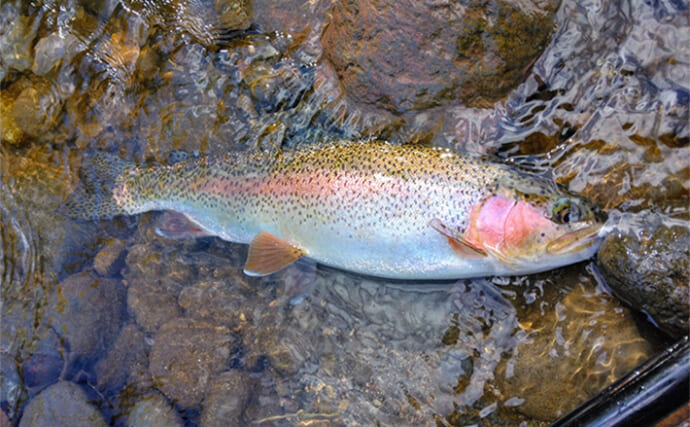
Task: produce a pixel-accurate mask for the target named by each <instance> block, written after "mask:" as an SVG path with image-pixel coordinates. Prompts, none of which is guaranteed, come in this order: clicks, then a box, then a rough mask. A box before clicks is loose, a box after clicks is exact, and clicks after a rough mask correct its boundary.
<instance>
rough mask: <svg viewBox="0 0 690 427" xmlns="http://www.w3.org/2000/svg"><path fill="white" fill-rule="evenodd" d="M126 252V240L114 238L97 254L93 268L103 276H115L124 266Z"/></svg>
mask: <svg viewBox="0 0 690 427" xmlns="http://www.w3.org/2000/svg"><path fill="white" fill-rule="evenodd" d="M126 254H127V251H126V247H125V242H123V241H122V240H117V239H113V240H111V241H110V242H108V243H107V244H106V245H105V246H104V247H103V248H102V249H101V250H100V252H98V253H97V254H96V258H94V260H93V268H94V270H96V272H97V273H98V274H100V275H101V276H115V275H116V274H117V273H119V272H120V270H121V269H122V267H124V261H125V255H126Z"/></svg>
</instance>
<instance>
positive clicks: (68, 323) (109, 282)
mask: <svg viewBox="0 0 690 427" xmlns="http://www.w3.org/2000/svg"><path fill="white" fill-rule="evenodd" d="M48 301H49V304H48V307H49V308H48V309H47V310H46V311H47V313H48V315H47V318H48V319H50V324H51V325H52V327H53V329H54V330H55V331H57V332H58V333H60V334H62V338H63V339H64V340H65V347H66V348H67V349H69V352H70V354H73V355H81V356H88V355H92V354H94V353H97V352H98V351H103V350H105V347H106V346H107V345H108V343H110V342H112V341H113V340H114V339H115V337H116V336H117V332H118V331H119V329H120V322H121V320H122V317H123V314H124V301H125V288H124V287H123V286H122V283H121V282H120V281H119V280H115V279H109V278H102V277H98V276H96V275H95V274H93V273H91V272H83V273H78V274H74V275H72V276H69V277H67V278H66V279H64V280H63V281H61V282H60V283H59V284H58V285H57V289H56V290H55V291H54V292H53V293H52V294H51V295H50V296H49V300H48Z"/></svg>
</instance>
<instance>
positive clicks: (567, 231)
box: [464, 174, 606, 272]
mask: <svg viewBox="0 0 690 427" xmlns="http://www.w3.org/2000/svg"><path fill="white" fill-rule="evenodd" d="M523 175H526V174H523ZM605 221H606V213H605V212H604V211H603V210H601V209H600V208H599V207H598V206H597V205H596V204H595V203H594V202H592V201H591V200H589V199H587V198H585V197H582V196H579V195H576V194H573V193H571V192H569V191H568V190H567V189H566V188H565V187H563V186H562V185H560V184H556V183H555V182H554V181H553V180H550V179H548V178H545V177H541V176H532V175H527V176H520V177H519V179H517V180H511V181H509V182H508V184H504V185H499V186H497V189H496V191H494V192H492V193H491V194H490V195H489V196H488V197H486V198H485V199H483V200H482V201H481V202H480V203H477V204H476V205H475V206H474V207H473V208H472V211H471V213H470V218H469V221H468V226H467V229H466V231H465V235H464V238H465V240H466V241H467V242H468V243H469V244H470V245H471V246H473V247H475V248H477V249H481V250H484V251H486V252H488V253H490V254H492V255H494V256H495V257H496V258H498V259H499V260H500V261H501V262H502V263H503V264H504V265H507V266H509V267H513V268H515V269H516V270H521V271H526V272H528V271H542V270H546V269H549V268H556V267H560V266H564V265H568V264H572V263H575V262H579V261H582V260H585V259H588V258H590V257H591V256H593V255H594V254H595V253H596V251H597V250H598V248H599V245H600V244H601V241H602V239H603V237H602V236H600V230H601V228H602V226H603V224H604V223H605Z"/></svg>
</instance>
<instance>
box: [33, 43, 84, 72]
mask: <svg viewBox="0 0 690 427" xmlns="http://www.w3.org/2000/svg"><path fill="white" fill-rule="evenodd" d="M79 49H80V46H79V40H78V39H77V38H76V37H75V36H74V35H72V34H70V33H67V34H64V35H60V34H58V33H51V34H49V35H48V36H46V37H43V38H42V39H41V40H39V41H38V43H36V46H35V47H34V51H35V55H34V65H33V66H32V67H31V71H33V73H34V74H36V75H38V76H43V75H45V74H47V73H48V72H49V71H51V70H52V69H53V68H54V67H56V66H57V65H58V64H59V63H60V62H63V63H67V62H69V61H70V60H71V59H72V57H73V56H74V55H75V54H76V53H77V52H78V51H79Z"/></svg>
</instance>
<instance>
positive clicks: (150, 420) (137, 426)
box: [127, 393, 184, 427]
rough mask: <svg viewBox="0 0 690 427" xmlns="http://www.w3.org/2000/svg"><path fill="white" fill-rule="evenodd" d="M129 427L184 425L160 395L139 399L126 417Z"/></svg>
mask: <svg viewBox="0 0 690 427" xmlns="http://www.w3.org/2000/svg"><path fill="white" fill-rule="evenodd" d="M127 425H128V426H129V427H177V426H180V427H181V426H183V425H184V423H183V422H182V419H181V418H180V414H178V413H177V411H176V410H175V408H174V407H173V405H172V404H171V403H170V402H169V401H168V399H166V398H165V397H164V396H163V395H161V394H160V393H155V394H153V395H151V396H148V397H146V398H143V399H141V400H140V401H138V402H137V403H135V404H134V406H133V407H132V409H131V410H130V411H129V415H128V416H127Z"/></svg>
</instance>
